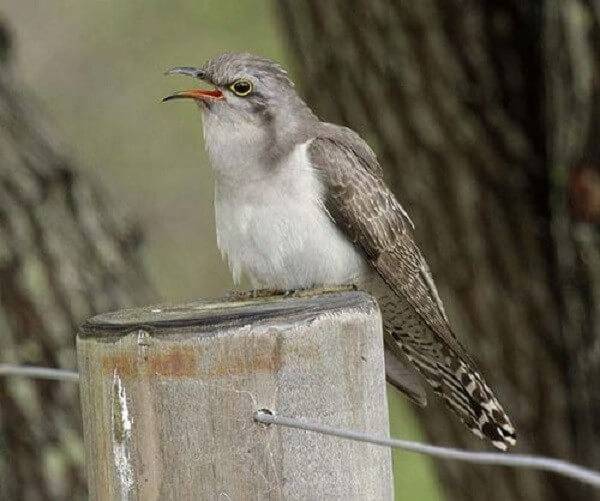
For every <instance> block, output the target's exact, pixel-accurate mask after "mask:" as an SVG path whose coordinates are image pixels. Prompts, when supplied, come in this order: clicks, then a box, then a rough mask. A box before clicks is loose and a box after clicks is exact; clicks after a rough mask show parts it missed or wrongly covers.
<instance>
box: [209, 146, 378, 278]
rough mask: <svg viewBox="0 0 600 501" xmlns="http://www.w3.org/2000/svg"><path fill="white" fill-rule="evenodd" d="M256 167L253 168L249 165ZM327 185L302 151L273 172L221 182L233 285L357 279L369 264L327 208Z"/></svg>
mask: <svg viewBox="0 0 600 501" xmlns="http://www.w3.org/2000/svg"><path fill="white" fill-rule="evenodd" d="M247 168H252V166H247ZM322 192H323V186H322V184H321V182H320V180H319V179H318V177H317V176H316V174H315V172H314V171H313V170H312V168H310V166H309V165H308V162H307V157H306V145H302V146H298V147H297V148H296V149H295V150H294V152H292V154H291V155H290V157H289V158H288V159H287V160H286V161H285V163H284V164H283V165H280V166H278V167H277V168H276V169H275V173H274V175H270V176H267V177H265V178H263V179H258V180H256V179H253V180H252V181H250V182H241V183H235V186H234V185H233V184H231V183H220V182H218V181H217V185H216V193H215V214H216V227H217V243H218V245H219V248H220V249H221V252H223V254H224V255H226V256H227V260H228V262H229V266H230V268H231V270H232V273H233V276H234V280H235V281H236V282H238V281H239V279H240V277H241V275H242V273H244V274H245V275H246V276H247V277H248V278H249V279H250V281H251V282H252V285H253V287H257V288H258V287H261V288H262V287H264V288H275V289H285V290H290V289H299V288H308V287H315V286H321V285H336V284H347V283H353V282H356V281H357V280H358V279H359V278H360V276H362V275H363V274H364V273H365V271H366V269H367V267H366V263H365V261H364V259H363V258H362V256H361V255H360V253H359V252H357V250H356V248H355V247H354V245H352V244H351V243H350V241H349V240H348V239H347V238H346V237H345V236H344V235H343V234H342V233H341V231H340V230H339V229H338V228H337V227H336V226H335V224H334V223H333V222H332V221H331V219H330V218H329V216H328V215H327V212H326V211H325V209H324V208H323V206H322V203H321V195H322Z"/></svg>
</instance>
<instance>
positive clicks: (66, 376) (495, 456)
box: [0, 364, 600, 487]
mask: <svg viewBox="0 0 600 501" xmlns="http://www.w3.org/2000/svg"><path fill="white" fill-rule="evenodd" d="M0 376H20V377H30V378H36V379H53V380H58V381H73V382H76V381H78V380H79V374H78V373H77V372H76V371H72V370H68V369H53V368H50V367H34V366H27V365H13V364H0ZM254 420H255V421H257V422H259V423H263V424H273V425H278V426H285V427H287V428H296V429H299V430H305V431H312V432H315V433H321V434H323V435H331V436H334V437H340V438H346V439H350V440H356V441H358V442H367V443H371V444H375V445H380V446H383V447H392V448H394V449H403V450H405V451H410V452H417V453H421V454H427V455H429V456H433V457H438V458H443V459H455V460H457V461H465V462H467V463H476V464H488V465H497V466H512V467H516V468H532V469H535V470H544V471H551V472H553V473H557V474H559V475H563V476H565V477H571V478H574V479H576V480H579V481H581V482H584V483H587V484H590V485H593V486H594V487H600V473H598V472H596V471H594V470H590V469H589V468H584V467H583V466H579V465H576V464H573V463H568V462H567V461H563V460H561V459H553V458H547V457H543V456H532V455H528V454H504V453H498V452H470V451H465V450H461V449H454V448H451V447H440V446H436V445H429V444H422V443H419V442H412V441H410V440H399V439H392V438H385V437H377V436H373V435H369V434H367V433H363V432H360V431H353V430H344V429H341V428H334V427H332V426H327V425H322V424H319V423H311V422H307V421H304V420H300V419H294V418H290V417H285V416H278V415H275V414H273V413H272V412H271V411H269V410H267V409H262V410H259V411H256V412H255V413H254Z"/></svg>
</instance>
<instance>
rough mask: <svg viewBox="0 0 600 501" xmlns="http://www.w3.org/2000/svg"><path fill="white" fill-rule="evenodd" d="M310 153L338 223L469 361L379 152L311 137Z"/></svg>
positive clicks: (386, 278)
mask: <svg viewBox="0 0 600 501" xmlns="http://www.w3.org/2000/svg"><path fill="white" fill-rule="evenodd" d="M309 155H310V157H311V162H312V163H313V165H314V166H315V167H316V168H317V169H318V170H319V171H320V172H321V173H322V175H323V176H324V180H325V183H326V185H327V190H328V191H327V198H326V200H325V206H326V208H327V210H328V211H329V213H330V215H331V217H332V218H333V220H334V221H335V222H336V224H337V225H338V226H339V227H340V228H341V229H342V230H343V231H344V232H345V233H346V235H347V236H348V237H349V238H350V239H351V240H352V241H353V242H355V243H356V244H357V245H358V246H359V247H360V248H361V249H362V251H363V253H364V255H365V256H366V258H367V260H368V261H369V263H370V264H371V265H372V266H373V268H374V269H375V270H377V272H378V273H379V275H380V276H381V277H382V279H383V280H384V281H385V283H386V284H387V285H388V286H389V287H390V288H391V289H392V290H393V291H394V292H395V293H396V294H399V295H402V296H403V297H404V298H405V299H406V300H407V301H408V303H409V304H410V305H411V306H412V307H413V308H414V310H415V311H416V312H417V314H418V315H419V316H420V318H421V319H422V320H423V321H424V322H425V323H426V324H427V325H428V326H429V327H430V329H431V330H432V331H433V332H434V333H435V334H436V335H437V336H438V337H439V338H440V340H441V341H443V342H444V344H445V345H446V346H447V347H449V348H450V349H452V350H453V351H454V352H455V353H456V354H457V355H460V356H461V357H463V358H464V359H465V360H470V358H469V356H468V354H467V352H466V350H465V349H464V348H463V346H462V345H461V344H460V343H459V342H458V340H457V339H456V337H455V336H454V334H453V332H452V330H451V328H450V326H449V324H448V321H447V318H446V313H445V312H444V309H443V306H442V304H441V301H440V299H439V295H438V293H437V290H436V288H435V285H434V283H433V280H432V279H431V273H430V271H429V267H428V266H427V263H426V261H425V259H424V257H423V254H422V253H421V251H420V249H419V248H418V246H417V244H416V243H415V241H414V238H413V233H412V229H413V226H412V222H411V221H410V219H409V218H408V216H407V215H406V212H405V210H404V209H403V207H402V206H401V205H400V203H399V202H398V201H397V200H396V198H395V197H394V195H393V193H392V192H391V191H390V190H389V188H388V187H387V186H386V185H385V183H384V181H383V178H382V177H381V176H380V175H379V174H378V173H379V172H380V167H379V164H377V165H376V166H374V165H373V162H375V163H377V160H376V158H375V157H374V156H372V157H366V158H365V157H363V156H360V155H358V154H357V152H356V149H353V148H351V147H349V146H348V145H346V144H344V143H343V142H340V141H339V140H336V138H331V137H326V136H325V137H317V138H315V139H313V140H312V141H311V144H310V146H309Z"/></svg>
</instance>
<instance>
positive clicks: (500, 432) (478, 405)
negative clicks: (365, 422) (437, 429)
mask: <svg viewBox="0 0 600 501" xmlns="http://www.w3.org/2000/svg"><path fill="white" fill-rule="evenodd" d="M398 341H399V344H400V345H401V346H402V349H403V350H404V352H405V354H406V356H407V358H408V359H409V360H410V361H411V362H412V363H413V364H414V365H415V367H416V368H417V369H418V370H419V372H421V374H423V376H424V377H425V379H426V380H427V381H428V382H429V384H430V385H431V387H432V388H433V391H434V392H435V393H436V394H437V395H439V396H440V397H442V399H443V401H444V403H445V404H446V406H447V407H448V408H449V409H450V410H451V411H452V412H454V414H456V415H457V416H458V417H459V418H460V420H461V421H463V423H465V425H466V426H467V428H469V430H471V432H472V433H474V434H475V435H476V436H478V437H479V438H482V439H488V440H489V441H490V442H491V443H492V444H493V445H494V446H495V447H497V448H498V449H500V450H503V451H505V450H507V449H508V447H509V446H513V445H515V443H516V434H515V428H514V427H513V425H512V423H511V422H510V418H509V417H508V415H507V414H506V412H504V409H503V408H502V406H501V405H500V403H499V402H498V399H497V398H496V397H495V396H494V394H493V392H492V390H491V389H490V387H489V386H488V385H487V384H486V382H485V381H484V379H483V378H482V376H481V374H479V373H478V372H477V371H476V370H474V369H472V368H471V364H470V363H468V362H466V361H464V360H462V359H461V358H460V357H459V356H458V355H456V354H454V353H452V352H450V351H449V350H447V349H446V350H442V351H443V352H444V353H443V356H442V357H439V356H436V357H433V356H424V354H423V351H422V350H419V351H417V350H416V349H415V348H414V347H413V346H411V344H410V343H406V342H405V340H404V342H403V341H402V338H400V339H398Z"/></svg>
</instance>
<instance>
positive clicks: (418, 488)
mask: <svg viewBox="0 0 600 501" xmlns="http://www.w3.org/2000/svg"><path fill="white" fill-rule="evenodd" d="M0 14H2V15H4V16H6V17H7V19H8V21H9V25H10V26H11V27H12V28H13V32H14V35H15V45H16V47H15V49H16V50H15V63H14V64H15V65H16V74H17V75H18V76H19V78H20V79H22V82H23V84H24V85H23V92H24V94H25V95H26V97H27V98H28V99H33V100H36V101H37V104H38V105H39V107H40V108H41V109H42V110H43V113H44V115H45V119H46V125H47V130H48V134H49V136H50V137H51V138H53V139H54V140H55V141H59V142H60V146H61V148H62V151H66V152H67V154H68V155H69V156H71V157H72V158H74V159H75V160H76V161H77V163H78V165H80V166H81V168H82V169H84V170H86V171H87V173H88V174H89V175H91V176H93V177H94V178H96V179H97V180H98V181H99V182H101V183H102V184H103V185H104V186H105V187H106V188H107V189H108V190H109V191H110V193H111V195H112V199H113V200H114V201H116V202H117V203H118V204H119V205H121V206H124V207H125V208H126V210H127V212H128V213H129V214H130V215H132V216H133V217H134V218H136V219H137V220H139V221H140V222H141V223H142V224H143V226H144V228H145V233H146V245H145V251H144V252H145V256H144V259H145V261H146V265H147V269H148V271H149V273H150V275H151V279H152V281H153V282H154V284H156V288H157V291H158V293H159V295H160V296H161V298H162V299H163V300H166V301H169V302H170V301H179V300H184V299H190V298H197V297H201V296H217V295H221V294H222V293H223V291H224V290H226V289H228V288H231V287H232V283H231V278H230V276H229V273H228V271H227V269H226V267H225V265H224V264H223V262H222V261H221V258H220V256H219V252H218V250H217V248H216V242H215V237H214V224H213V180H212V174H211V171H210V168H209V166H208V165H207V161H206V157H205V154H204V151H203V146H202V130H201V123H200V115H199V113H198V112H197V110H196V109H195V107H194V106H191V105H190V104H189V103H185V102H182V103H173V104H170V105H162V104H161V103H160V98H161V97H162V96H164V95H167V94H168V93H170V92H171V91H173V90H180V89H181V88H185V87H186V86H187V85H188V84H189V82H188V81H187V80H186V79H183V78H177V77H165V76H163V72H164V71H165V70H166V69H168V68H169V67H172V66H183V65H189V66H193V65H199V64H201V63H202V62H204V61H205V60H206V59H207V58H209V57H211V56H212V55H214V54H216V53H219V52H223V51H226V50H233V51H248V52H255V53H259V54H262V55H265V56H269V57H272V58H275V59H277V60H279V61H281V62H282V63H284V64H285V65H286V66H288V67H289V68H290V72H291V74H292V76H298V75H295V73H294V68H293V66H290V62H291V61H290V60H291V58H290V55H289V54H288V51H287V47H286V44H285V36H284V33H283V32H282V27H281V26H280V24H279V23H278V19H277V16H276V11H275V9H274V6H273V4H272V3H271V2H269V1H265V0H260V1H255V0H245V1H235V0H229V1H223V0H220V1H219V0H209V1H207V0H204V1H193V0H187V1H183V0H169V1H166V0H163V1H158V0H143V1H142V0H120V1H117V0H97V1H92V0H80V1H75V0H70V1H67V0H46V1H43V2H40V1H33V0H3V5H2V8H1V9H0ZM330 91H331V92H335V89H331V90H330ZM389 396H390V399H389V400H390V417H391V425H392V434H393V435H394V436H397V437H402V438H407V439H421V436H420V435H419V432H418V427H417V423H416V421H415V419H414V417H413V415H412V413H411V412H410V410H409V408H408V404H406V401H405V400H404V399H403V398H402V397H401V396H399V395H398V394H396V393H395V391H393V390H390V392H389ZM394 466H395V478H396V499H402V500H404V499H405V500H409V499H410V500H414V499H417V500H435V499H439V498H440V496H439V490H438V485H437V482H436V481H435V479H434V477H433V475H432V470H431V463H430V461H429V460H427V459H425V458H423V457H421V456H416V455H414V454H409V453H403V452H399V451H396V452H395V453H394Z"/></svg>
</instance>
